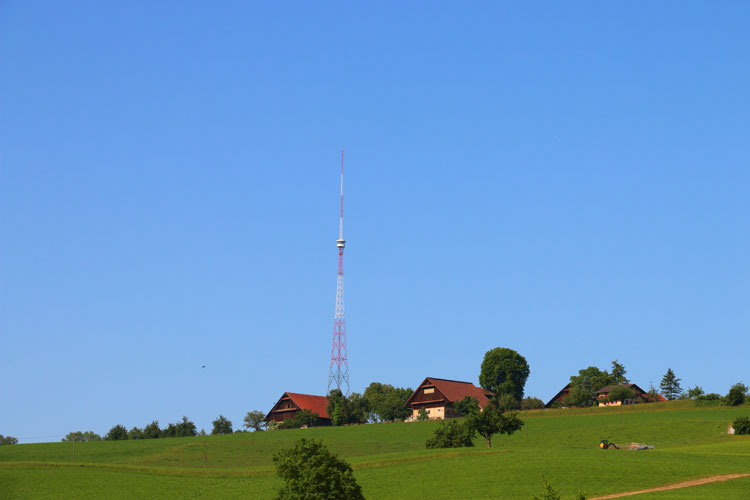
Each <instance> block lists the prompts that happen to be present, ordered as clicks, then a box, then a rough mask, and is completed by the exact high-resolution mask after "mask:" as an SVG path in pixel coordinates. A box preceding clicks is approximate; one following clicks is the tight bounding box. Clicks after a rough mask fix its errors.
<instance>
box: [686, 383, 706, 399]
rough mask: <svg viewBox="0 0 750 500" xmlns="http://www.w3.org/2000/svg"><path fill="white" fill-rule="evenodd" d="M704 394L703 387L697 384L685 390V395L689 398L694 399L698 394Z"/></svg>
mask: <svg viewBox="0 0 750 500" xmlns="http://www.w3.org/2000/svg"><path fill="white" fill-rule="evenodd" d="M704 394H705V392H704V391H703V388H702V387H699V386H697V385H696V386H695V387H693V388H692V389H688V391H687V397H689V398H690V399H695V398H697V397H698V396H702V395H704Z"/></svg>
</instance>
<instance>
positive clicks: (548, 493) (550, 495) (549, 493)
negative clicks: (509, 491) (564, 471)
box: [531, 479, 560, 500]
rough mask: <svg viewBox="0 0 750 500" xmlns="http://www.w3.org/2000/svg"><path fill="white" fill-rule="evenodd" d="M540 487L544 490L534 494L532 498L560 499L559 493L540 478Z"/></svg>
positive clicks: (539, 499)
mask: <svg viewBox="0 0 750 500" xmlns="http://www.w3.org/2000/svg"><path fill="white" fill-rule="evenodd" d="M542 489H544V491H543V492H542V494H541V495H534V496H533V497H531V498H532V500H560V494H559V493H558V492H557V491H555V490H554V489H553V488H552V486H551V485H550V484H549V481H547V480H546V479H543V480H542Z"/></svg>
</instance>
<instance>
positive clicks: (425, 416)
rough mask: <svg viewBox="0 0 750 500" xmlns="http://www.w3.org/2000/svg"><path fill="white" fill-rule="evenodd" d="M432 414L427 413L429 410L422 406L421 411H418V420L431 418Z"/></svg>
mask: <svg viewBox="0 0 750 500" xmlns="http://www.w3.org/2000/svg"><path fill="white" fill-rule="evenodd" d="M429 419H430V416H429V415H428V414H427V410H425V409H424V408H421V409H420V410H419V413H417V420H429Z"/></svg>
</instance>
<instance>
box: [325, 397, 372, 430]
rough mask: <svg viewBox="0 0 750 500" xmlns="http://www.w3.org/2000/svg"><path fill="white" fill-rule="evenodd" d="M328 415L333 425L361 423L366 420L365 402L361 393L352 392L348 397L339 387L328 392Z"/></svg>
mask: <svg viewBox="0 0 750 500" xmlns="http://www.w3.org/2000/svg"><path fill="white" fill-rule="evenodd" d="M326 411H327V412H328V415H330V416H331V423H332V424H333V425H347V424H363V423H365V422H367V402H366V401H365V399H364V398H363V397H362V395H361V394H358V393H356V392H354V393H352V394H351V395H350V396H349V397H347V396H344V394H343V393H342V392H341V391H340V390H339V389H333V390H332V391H331V392H329V393H328V406H327V407H326Z"/></svg>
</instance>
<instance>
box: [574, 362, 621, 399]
mask: <svg viewBox="0 0 750 500" xmlns="http://www.w3.org/2000/svg"><path fill="white" fill-rule="evenodd" d="M611 384H612V376H611V375H610V374H609V373H607V370H604V371H602V370H600V369H599V368H597V367H596V366H589V367H588V368H584V369H583V370H578V375H573V376H572V377H570V385H571V388H572V387H576V386H581V387H583V388H585V389H586V390H588V391H590V392H591V393H594V392H596V391H598V390H599V389H601V388H602V387H604V386H607V385H611Z"/></svg>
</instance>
